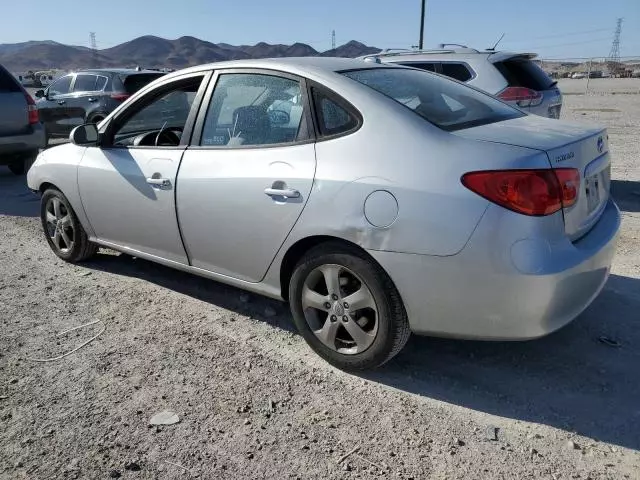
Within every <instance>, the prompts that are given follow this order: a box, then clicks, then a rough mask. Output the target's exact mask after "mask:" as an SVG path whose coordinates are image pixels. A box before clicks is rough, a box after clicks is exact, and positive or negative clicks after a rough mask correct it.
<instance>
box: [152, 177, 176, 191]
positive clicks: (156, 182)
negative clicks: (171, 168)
mask: <svg viewBox="0 0 640 480" xmlns="http://www.w3.org/2000/svg"><path fill="white" fill-rule="evenodd" d="M147 183H148V184H149V185H151V186H153V187H159V188H169V187H171V180H169V179H168V178H153V177H152V178H147Z"/></svg>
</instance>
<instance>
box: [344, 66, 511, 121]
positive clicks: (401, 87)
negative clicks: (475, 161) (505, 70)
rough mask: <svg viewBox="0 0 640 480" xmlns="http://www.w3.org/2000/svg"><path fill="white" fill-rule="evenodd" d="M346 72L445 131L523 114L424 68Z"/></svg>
mask: <svg viewBox="0 0 640 480" xmlns="http://www.w3.org/2000/svg"><path fill="white" fill-rule="evenodd" d="M343 75H345V76H347V77H349V78H351V79H353V80H355V81H357V82H360V83H362V84H363V85H366V86H368V87H370V88H372V89H374V90H376V91H378V92H380V93H382V94H384V95H386V96H387V97H390V98H392V99H394V100H395V101H397V102H398V103H401V104H402V105H404V106H405V107H407V108H409V109H411V110H413V111H414V112H415V113H417V114H418V115H420V116H421V117H423V118H424V119H426V120H428V121H429V122H431V123H433V124H434V125H436V126H438V127H440V128H442V129H443V130H446V131H453V130H461V129H464V128H471V127H476V126H478V125H486V124H489V123H495V122H501V121H503V120H509V119H511V118H517V117H521V116H523V115H524V113H522V112H520V111H519V110H517V109H515V108H512V107H510V106H509V105H507V104H505V103H503V102H501V101H499V100H497V99H495V98H493V97H491V96H489V95H487V94H485V93H482V92H479V91H478V90H475V89H473V88H470V87H467V86H466V85H462V84H460V83H458V82H454V81H452V80H449V79H448V78H445V77H442V76H440V75H435V74H433V73H429V72H425V71H421V70H414V69H408V68H370V69H366V70H353V71H348V72H343Z"/></svg>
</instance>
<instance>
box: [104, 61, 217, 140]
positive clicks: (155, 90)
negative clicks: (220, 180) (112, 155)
mask: <svg viewBox="0 0 640 480" xmlns="http://www.w3.org/2000/svg"><path fill="white" fill-rule="evenodd" d="M211 76H212V72H211V71H210V70H201V71H197V72H191V73H188V74H185V75H179V76H173V77H171V78H167V79H165V80H164V81H163V82H161V83H160V84H158V85H154V86H153V87H151V88H144V89H142V90H141V91H140V95H139V96H138V94H137V93H136V95H137V98H136V99H135V100H134V101H133V103H132V104H131V105H127V106H126V107H125V108H123V109H119V110H117V113H116V114H115V115H114V116H113V117H112V118H111V119H110V120H109V122H107V123H106V125H104V126H103V127H101V128H100V130H99V132H98V133H99V141H98V146H99V147H100V148H103V149H127V150H129V149H134V150H135V149H144V150H149V149H153V150H180V149H185V148H186V147H187V146H188V145H189V142H190V140H191V137H192V135H193V127H194V125H195V121H196V118H197V115H198V113H199V110H200V108H201V105H202V97H203V96H204V94H205V92H206V89H207V87H208V86H209V82H210V81H211ZM195 77H202V83H200V87H199V88H198V91H197V92H196V96H195V98H194V99H193V103H192V104H191V110H190V111H189V115H188V117H187V121H186V123H185V126H184V130H183V131H182V137H181V139H180V144H178V145H175V146H152V145H122V146H120V145H113V144H112V143H107V144H105V142H107V140H108V139H109V138H110V137H111V135H112V133H113V129H114V128H115V127H114V126H115V125H117V124H118V123H119V120H121V119H122V118H123V117H124V119H125V121H126V120H127V119H128V118H129V117H131V115H130V114H128V112H131V111H132V110H134V109H135V108H136V106H137V105H139V104H140V103H146V102H147V100H148V99H149V98H151V99H152V100H151V101H153V100H155V99H157V98H158V97H160V96H162V95H163V94H164V93H166V92H167V91H169V90H171V88H172V86H174V85H175V84H176V83H180V82H184V81H187V80H189V79H191V78H195ZM138 111H139V110H138Z"/></svg>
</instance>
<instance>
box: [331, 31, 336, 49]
mask: <svg viewBox="0 0 640 480" xmlns="http://www.w3.org/2000/svg"><path fill="white" fill-rule="evenodd" d="M331 49H332V50H335V49H336V31H335V30H332V31H331Z"/></svg>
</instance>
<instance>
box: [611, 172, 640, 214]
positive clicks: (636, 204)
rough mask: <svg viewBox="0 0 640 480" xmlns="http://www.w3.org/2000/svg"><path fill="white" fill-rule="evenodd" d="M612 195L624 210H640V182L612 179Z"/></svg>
mask: <svg viewBox="0 0 640 480" xmlns="http://www.w3.org/2000/svg"><path fill="white" fill-rule="evenodd" d="M611 195H612V196H613V198H614V199H615V201H616V203H617V204H618V206H619V207H620V210H622V211H623V212H640V182H634V181H630V180H611Z"/></svg>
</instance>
